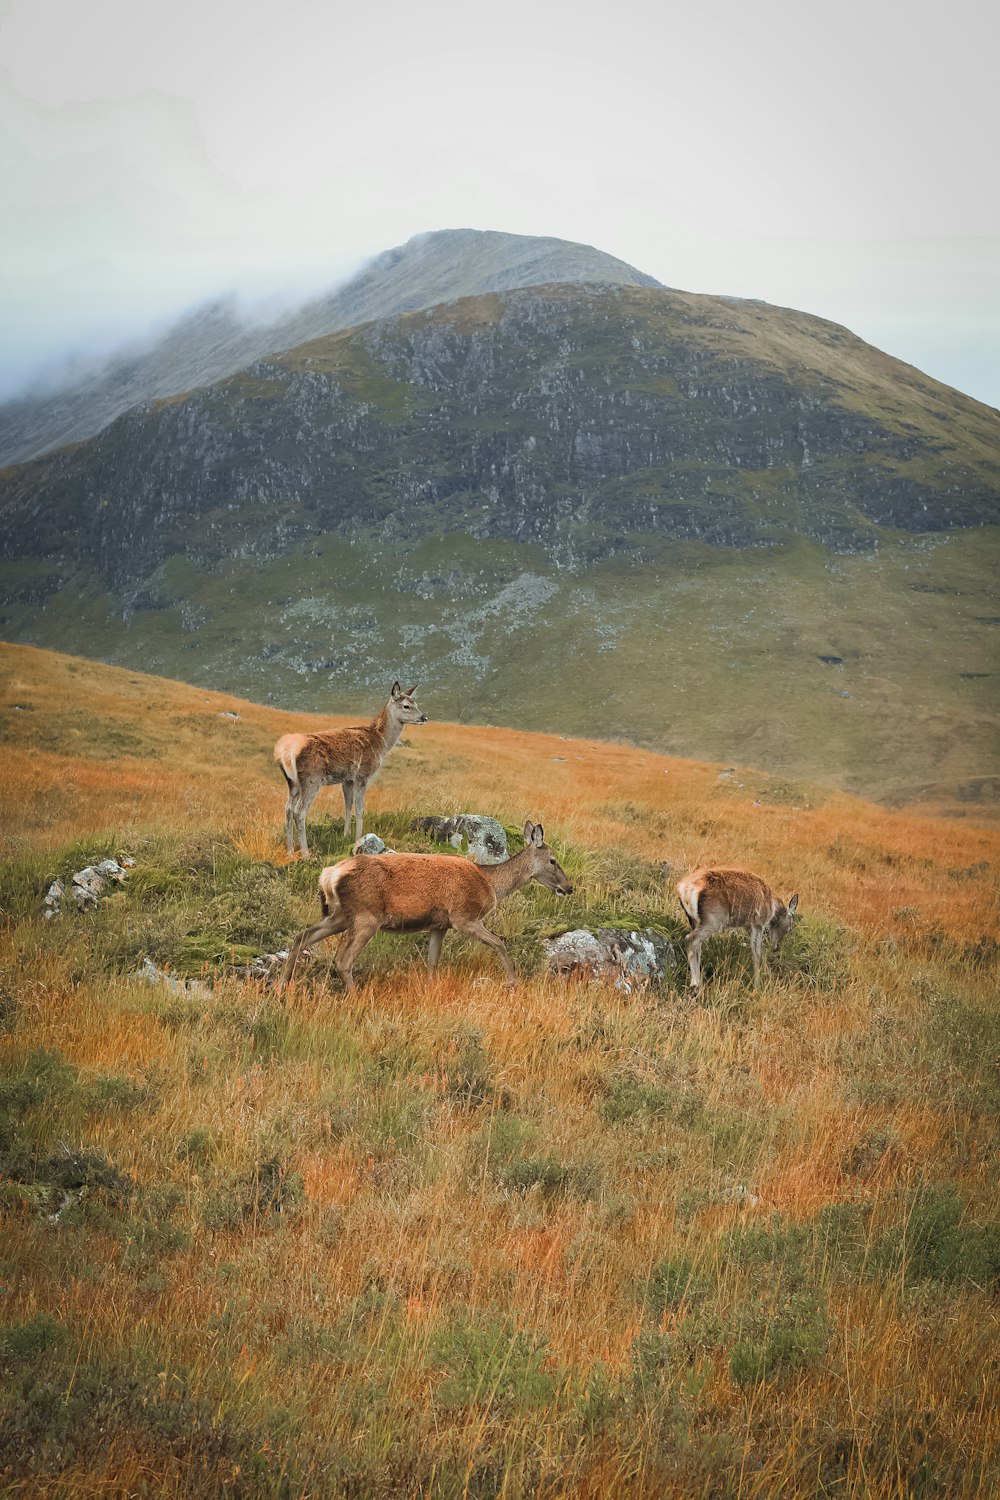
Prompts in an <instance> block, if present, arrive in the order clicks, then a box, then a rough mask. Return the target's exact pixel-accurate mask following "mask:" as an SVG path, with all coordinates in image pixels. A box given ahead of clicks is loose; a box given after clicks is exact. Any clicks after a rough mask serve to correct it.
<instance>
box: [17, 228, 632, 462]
mask: <svg viewBox="0 0 1000 1500" xmlns="http://www.w3.org/2000/svg"><path fill="white" fill-rule="evenodd" d="M549 281H558V282H571V283H578V284H583V283H596V284H598V285H608V286H647V287H654V286H658V285H659V283H658V282H657V281H655V280H654V279H653V277H652V276H646V275H644V274H643V272H641V271H637V270H636V269H635V268H634V267H633V266H629V265H626V264H625V262H624V261H621V260H618V259H616V257H615V256H613V255H605V254H604V252H603V251H601V250H595V249H594V248H593V247H592V246H590V245H578V244H574V243H572V242H571V241H569V240H558V239H551V238H541V237H538V236H534V235H521V234H502V233H498V232H494V231H484V230H477V229H443V230H438V231H437V232H435V233H433V234H421V235H416V236H415V237H414V238H413V239H411V240H409V241H407V243H406V244H405V245H399V246H397V247H396V248H395V249H393V250H386V251H384V252H383V254H381V255H379V256H376V258H375V259H374V260H373V261H371V262H370V263H369V264H368V265H367V266H365V267H364V268H363V269H362V270H361V271H360V272H359V273H358V275H357V276H355V277H353V278H352V279H351V280H350V281H349V282H347V284H346V285H344V286H342V287H339V288H337V289H335V290H333V291H331V292H328V293H326V294H325V295H324V296H322V297H319V298H316V299H313V300H311V301H309V302H308V303H306V304H305V305H304V306H302V307H299V308H296V309H295V310H294V311H292V312H289V313H286V314H285V315H284V316H283V317H281V318H279V319H276V320H274V321H271V322H264V323H248V322H247V319H246V317H244V316H242V315H241V313H240V310H239V307H238V305H237V303H236V301H235V299H234V298H229V299H223V300H221V301H219V302H216V303H214V304H211V305H209V306H206V307H202V308H199V309H197V310H196V311H195V312H193V313H191V314H190V315H189V316H187V317H185V318H182V319H181V320H180V321H179V322H178V323H177V324H176V325H175V326H174V327H172V328H170V329H169V330H168V331H167V333H166V334H164V336H163V337H162V338H160V339H159V340H158V341H157V342H156V343H155V344H154V345H153V346H152V347H151V348H143V349H139V350H136V351H132V352H122V353H121V354H118V355H116V356H113V357H112V358H111V359H110V360H108V361H107V362H106V363H105V364H104V365H102V366H101V367H100V368H98V369H94V370H90V371H88V372H87V374H86V375H85V376H84V377H82V378H80V377H77V378H74V379H71V380H70V381H69V382H67V383H66V384H65V385H64V386H62V387H61V388H58V389H56V390H54V391H34V392H33V391H29V392H26V393H25V394H24V395H23V396H21V397H18V398H17V399H16V400H12V401H8V402H6V403H3V404H0V464H8V463H17V462H20V461H22V460H24V459H28V458H34V457H36V456H37V455H38V454H40V453H45V452H47V451H48V450H50V449H52V448H58V447H61V446H63V445H64V444H66V443H76V442H81V441H82V440H84V439H85V438H88V437H92V436H93V434H94V433H96V432H99V431H100V430H101V429H102V428H103V427H106V426H107V425H108V423H109V422H112V421H114V419H115V418H116V417H119V416H121V414H122V413H123V412H125V411H128V410H129V408H130V407H133V406H137V405H140V404H141V403H143V402H146V401H155V400H159V399H161V398H163V397H165V396H173V395H176V394H177V393H178V392H181V391H189V390H191V389H193V388H194V387H195V386H202V385H210V384H211V383H212V382H213V381H216V380H222V379H223V378H224V377H225V376H227V375H232V374H233V373H234V372H235V371H236V370H239V369H242V367H243V366H244V365H247V364H250V363H251V362H252V361H254V360H256V359H260V358H262V357H263V356H264V355H266V354H270V353H273V352H274V351H275V350H280V349H290V348H293V347H294V346H295V345H296V344H302V343H305V342H306V341H307V340H309V339H316V338H321V337H323V336H324V335H326V334H330V333H335V332H336V331H337V330H338V329H342V328H351V327H354V326H355V325H356V324H359V323H365V322H368V321H370V320H371V319H373V318H386V317H392V316H394V315H395V314H397V313H400V312H408V311H412V310H413V309H416V308H423V307H433V306H435V305H436V304H438V303H441V302H454V301H457V300H458V299H459V298H461V297H472V296H478V295H481V294H482V293H485V292H496V291H505V290H507V289H509V288H511V287H521V286H535V285H538V284H541V283H544V282H549Z"/></svg>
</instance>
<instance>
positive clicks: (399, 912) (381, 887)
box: [281, 822, 573, 990]
mask: <svg viewBox="0 0 1000 1500" xmlns="http://www.w3.org/2000/svg"><path fill="white" fill-rule="evenodd" d="M524 838H525V846H524V848H523V849H522V850H521V851H520V853H518V854H515V855H514V856H513V857H512V858H511V859H507V860H503V861H502V862H501V863H500V864H497V865H477V864H473V862H472V861H471V860H468V859H461V858H459V857H457V856H452V855H449V854H375V855H371V854H367V855H366V854H360V855H356V856H354V857H353V858H351V859H345V860H341V862H340V863H339V864H336V865H330V866H328V868H327V869H325V870H324V871H323V872H322V874H321V875H320V877H319V891H320V905H321V907H322V909H323V917H324V920H323V921H322V922H317V923H316V925H315V926H313V927H309V928H307V929H306V931H305V932H302V933H300V934H299V936H298V937H297V938H296V940H295V942H294V943H293V945H292V950H291V953H290V954H289V957H288V962H287V963H286V965H285V971H284V973H283V975H282V978H281V985H282V987H283V986H284V985H285V984H287V983H289V982H290V980H291V979H292V977H293V975H294V973H295V967H296V964H297V963H298V960H299V958H300V957H301V955H302V953H303V952H304V951H305V950H306V949H307V948H310V947H312V945H313V944H314V943H318V942H322V941H323V939H324V938H328V937H333V936H335V935H337V934H339V933H344V934H345V936H344V940H343V942H342V943H341V945H340V948H339V950H338V952H337V968H338V970H339V972H340V975H341V978H342V979H343V981H344V984H345V986H346V988H347V989H349V990H350V989H353V988H354V976H353V966H354V962H355V960H356V959H357V957H358V955H359V954H360V953H361V950H362V949H363V948H364V947H365V945H366V944H367V943H369V942H370V941H371V939H372V938H373V937H374V936H375V934H376V932H378V931H379V930H380V929H382V928H384V929H385V930H387V931H389V932H421V931H426V930H427V929H428V928H429V929H430V933H431V941H430V947H429V949H428V955H427V967H428V971H429V972H430V973H433V972H434V969H435V967H436V965H437V961H438V957H439V955H440V952H441V944H442V942H443V941H444V935H445V933H446V932H448V931H449V929H452V928H454V929H455V930H456V931H457V932H465V933H468V934H469V936H470V937H475V938H478V939H479V941H480V942H481V943H485V944H486V946H487V947H489V948H493V949H494V950H495V951H496V952H497V953H498V954H499V956H500V961H501V963H502V964H503V966H504V970H505V971H506V974H507V978H508V980H509V981H510V983H511V984H513V983H514V981H515V975H514V967H513V965H512V964H511V961H510V958H509V957H508V954H507V949H506V947H505V945H504V943H503V940H502V939H501V938H499V937H497V935H496V933H494V932H491V931H490V930H489V928H488V927H486V926H485V925H484V921H485V918H486V917H487V916H488V915H489V913H490V912H491V911H492V910H493V908H494V907H495V906H497V905H498V904H499V903H500V902H501V901H504V900H505V899H506V898H507V897H508V896H509V895H511V894H512V893H513V892H514V891H517V890H521V889H522V887H524V886H526V885H527V884H528V883H529V882H530V881H532V880H537V881H538V882H539V883H540V884H541V885H544V886H548V888H549V889H550V890H554V891H558V892H559V893H560V895H569V893H570V892H571V891H572V889H573V887H572V886H571V885H570V883H569V880H568V878H567V876H566V872H565V870H563V868H562V866H561V865H560V864H559V862H558V860H557V859H556V857H555V855H554V854H553V853H552V850H551V849H550V848H549V846H548V845H547V844H546V843H545V837H544V830H543V829H542V827H541V825H540V824H539V825H536V824H533V823H531V822H528V823H526V824H525V825H524Z"/></svg>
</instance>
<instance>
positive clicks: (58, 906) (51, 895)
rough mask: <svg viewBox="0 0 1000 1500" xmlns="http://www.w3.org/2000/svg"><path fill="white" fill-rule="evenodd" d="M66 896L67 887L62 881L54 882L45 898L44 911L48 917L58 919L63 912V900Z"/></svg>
mask: <svg viewBox="0 0 1000 1500" xmlns="http://www.w3.org/2000/svg"><path fill="white" fill-rule="evenodd" d="M65 894H66V887H65V886H64V885H63V883H62V881H61V880H53V882H52V884H51V885H50V886H49V889H48V892H47V893H46V896H45V906H44V911H45V915H46V917H57V916H58V915H59V913H60V912H61V911H62V898H63V897H64V896H65Z"/></svg>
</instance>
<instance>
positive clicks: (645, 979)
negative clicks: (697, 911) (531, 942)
mask: <svg viewBox="0 0 1000 1500" xmlns="http://www.w3.org/2000/svg"><path fill="white" fill-rule="evenodd" d="M542 942H543V945H544V947H545V952H546V956H547V958H548V968H549V972H550V973H552V974H562V975H564V976H566V977H576V978H582V979H600V980H604V981H605V982H606V983H608V984H613V985H614V986H615V988H616V989H619V990H622V991H623V992H624V993H625V994H626V995H630V994H631V993H632V991H633V990H634V989H636V988H638V987H640V986H641V985H643V984H649V983H650V982H654V983H655V982H657V981H660V980H663V979H665V978H666V977H667V974H668V973H669V972H670V971H671V970H672V969H673V968H674V967H675V965H676V963H677V953H676V951H675V949H674V945H673V943H671V942H670V941H669V940H668V939H667V938H665V937H663V936H662V934H661V933H659V932H653V931H652V930H651V929H650V928H643V929H642V930H641V931H637V930H636V929H635V928H630V927H599V928H598V929H597V931H596V933H594V932H591V931H590V930H589V928H586V927H578V928H576V929H575V931H573V932H564V933H563V934H562V935H561V936H560V937H556V938H543V939H542Z"/></svg>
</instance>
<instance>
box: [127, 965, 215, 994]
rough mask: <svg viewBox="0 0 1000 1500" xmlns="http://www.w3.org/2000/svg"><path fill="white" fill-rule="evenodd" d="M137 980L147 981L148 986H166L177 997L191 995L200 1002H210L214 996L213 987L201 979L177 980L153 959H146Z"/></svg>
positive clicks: (137, 973) (136, 975)
mask: <svg viewBox="0 0 1000 1500" xmlns="http://www.w3.org/2000/svg"><path fill="white" fill-rule="evenodd" d="M134 977H135V978H136V979H145V981H146V983H147V984H162V985H165V986H166V988H167V989H168V990H170V991H171V992H172V993H173V994H175V995H189V996H193V997H194V998H195V999H198V1000H208V999H210V998H211V995H212V986H211V985H210V984H205V982H204V980H201V979H175V978H174V976H173V974H168V973H167V971H166V969H161V968H160V966H159V964H154V962H153V960H152V959H151V958H144V959H143V961H142V968H141V969H137V970H136V973H135V976H134Z"/></svg>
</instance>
